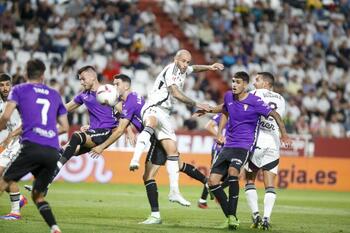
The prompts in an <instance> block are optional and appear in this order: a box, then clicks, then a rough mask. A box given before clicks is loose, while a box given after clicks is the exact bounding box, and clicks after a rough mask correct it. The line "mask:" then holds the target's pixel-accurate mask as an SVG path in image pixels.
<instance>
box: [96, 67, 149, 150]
mask: <svg viewBox="0 0 350 233" xmlns="http://www.w3.org/2000/svg"><path fill="white" fill-rule="evenodd" d="M113 84H114V86H115V87H116V89H117V91H118V93H119V100H120V103H122V107H121V109H119V111H120V113H121V114H120V115H119V123H118V127H117V128H116V130H114V131H113V133H112V134H111V136H110V137H108V139H107V140H105V141H104V142H103V143H101V144H100V145H97V146H95V147H94V148H92V149H91V154H92V155H93V156H97V155H100V154H101V153H102V151H103V150H104V149H105V148H107V147H108V146H109V145H111V144H112V143H114V142H115V141H117V140H118V139H119V138H120V136H122V135H123V133H124V132H125V130H126V129H127V127H128V126H129V125H130V123H131V124H132V125H133V127H135V129H136V130H137V131H138V132H141V131H142V130H143V125H142V121H141V109H142V107H143V105H144V104H145V100H144V98H143V97H142V96H139V95H138V94H137V93H136V92H133V91H131V89H130V88H131V79H130V78H129V77H128V76H127V75H124V74H118V75H115V76H114V81H113ZM117 108H119V106H117Z"/></svg>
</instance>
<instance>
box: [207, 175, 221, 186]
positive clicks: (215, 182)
mask: <svg viewBox="0 0 350 233" xmlns="http://www.w3.org/2000/svg"><path fill="white" fill-rule="evenodd" d="M218 184H220V180H218V179H216V178H214V177H212V176H209V179H208V185H209V186H214V185H218Z"/></svg>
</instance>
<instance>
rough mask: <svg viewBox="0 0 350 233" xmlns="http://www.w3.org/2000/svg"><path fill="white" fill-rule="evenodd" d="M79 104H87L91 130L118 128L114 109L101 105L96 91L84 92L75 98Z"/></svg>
mask: <svg viewBox="0 0 350 233" xmlns="http://www.w3.org/2000/svg"><path fill="white" fill-rule="evenodd" d="M74 102H75V103H77V104H80V105H81V104H85V106H86V108H87V110H88V112H89V118H90V129H113V128H115V127H116V126H117V119H116V118H115V116H114V113H113V108H112V107H110V106H107V105H102V104H100V103H99V102H98V101H97V99H96V92H95V91H83V92H80V93H79V94H78V95H77V96H75V97H74Z"/></svg>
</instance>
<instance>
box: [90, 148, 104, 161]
mask: <svg viewBox="0 0 350 233" xmlns="http://www.w3.org/2000/svg"><path fill="white" fill-rule="evenodd" d="M102 151H103V149H102V147H100V146H95V147H94V148H92V149H91V151H90V152H89V154H90V157H91V158H93V159H97V158H98V157H100V155H101V154H102Z"/></svg>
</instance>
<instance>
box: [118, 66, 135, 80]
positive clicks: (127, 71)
mask: <svg viewBox="0 0 350 233" xmlns="http://www.w3.org/2000/svg"><path fill="white" fill-rule="evenodd" d="M120 73H122V74H125V75H127V76H129V77H130V78H131V80H134V71H133V70H132V69H128V68H125V67H121V69H120Z"/></svg>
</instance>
